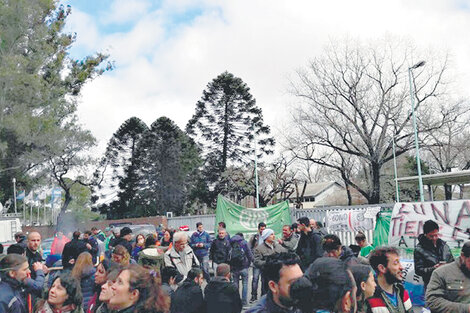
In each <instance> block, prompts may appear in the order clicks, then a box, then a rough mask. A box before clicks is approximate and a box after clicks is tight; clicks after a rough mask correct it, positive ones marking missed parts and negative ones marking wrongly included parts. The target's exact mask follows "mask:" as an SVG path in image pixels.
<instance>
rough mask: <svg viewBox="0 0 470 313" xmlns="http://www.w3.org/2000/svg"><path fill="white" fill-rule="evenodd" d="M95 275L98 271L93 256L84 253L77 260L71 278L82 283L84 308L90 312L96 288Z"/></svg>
mask: <svg viewBox="0 0 470 313" xmlns="http://www.w3.org/2000/svg"><path fill="white" fill-rule="evenodd" d="M95 273H96V269H95V268H94V267H93V260H92V257H91V254H90V253H88V252H82V253H80V255H79V256H78V258H77V261H76V262H75V265H74V266H73V269H72V273H71V276H72V277H73V278H75V279H77V280H78V281H79V282H80V287H81V290H82V295H83V305H82V306H83V308H84V310H85V311H87V310H88V302H90V300H91V298H92V297H93V291H94V288H95Z"/></svg>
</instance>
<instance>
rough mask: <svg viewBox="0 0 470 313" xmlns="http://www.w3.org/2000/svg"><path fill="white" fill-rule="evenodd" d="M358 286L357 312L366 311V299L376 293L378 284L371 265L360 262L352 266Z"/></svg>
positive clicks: (363, 312)
mask: <svg viewBox="0 0 470 313" xmlns="http://www.w3.org/2000/svg"><path fill="white" fill-rule="evenodd" d="M350 269H351V272H352V274H353V276H354V280H355V281H356V286H357V292H356V297H357V312H358V313H365V312H366V308H365V300H366V299H367V298H370V297H372V296H373V295H374V292H375V287H376V286H377V284H376V283H375V279H374V272H373V270H372V268H371V267H370V266H369V265H365V264H358V265H353V266H351V267H350Z"/></svg>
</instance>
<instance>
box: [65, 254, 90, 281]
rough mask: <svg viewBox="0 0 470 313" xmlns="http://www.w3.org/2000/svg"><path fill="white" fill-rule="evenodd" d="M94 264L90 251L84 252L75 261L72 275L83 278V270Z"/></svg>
mask: <svg viewBox="0 0 470 313" xmlns="http://www.w3.org/2000/svg"><path fill="white" fill-rule="evenodd" d="M92 266H93V260H92V258H91V254H90V253H88V252H82V253H80V255H79V256H78V258H77V260H76V261H75V265H74V266H73V269H72V273H71V274H70V275H71V276H72V277H74V278H76V279H78V280H80V279H81V278H82V274H83V270H85V269H86V268H89V267H92Z"/></svg>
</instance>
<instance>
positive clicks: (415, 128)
mask: <svg viewBox="0 0 470 313" xmlns="http://www.w3.org/2000/svg"><path fill="white" fill-rule="evenodd" d="M424 64H426V62H424V61H420V62H418V63H416V64H415V65H413V66H411V67H409V68H408V77H409V80H410V97H411V116H412V118H413V129H414V133H415V148H416V166H417V167H418V182H419V196H420V198H421V202H424V189H423V178H422V176H421V159H420V157H419V144H418V127H417V126H416V115H415V97H414V93H413V83H412V75H411V71H412V70H414V69H417V68H418V67H421V66H423V65H424Z"/></svg>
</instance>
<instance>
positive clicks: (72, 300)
mask: <svg viewBox="0 0 470 313" xmlns="http://www.w3.org/2000/svg"><path fill="white" fill-rule="evenodd" d="M59 278H60V284H61V285H62V287H64V289H65V292H66V293H67V295H68V297H67V299H66V300H65V302H64V304H63V305H69V304H73V305H75V307H76V308H77V309H78V310H77V312H78V311H80V309H81V307H82V302H83V295H82V289H81V288H80V281H79V280H77V279H76V278H74V277H72V276H70V275H67V274H66V273H62V274H60V275H58V276H56V277H55V278H54V279H53V280H52V284H51V286H52V285H53V284H54V282H55V281H56V280H57V279H59ZM50 290H51V288H49V290H48V291H47V293H46V297H45V299H46V300H41V301H39V302H38V304H37V305H36V307H37V308H40V307H42V306H43V304H44V303H45V302H46V301H47V299H49V291H50ZM35 312H36V311H35Z"/></svg>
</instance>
